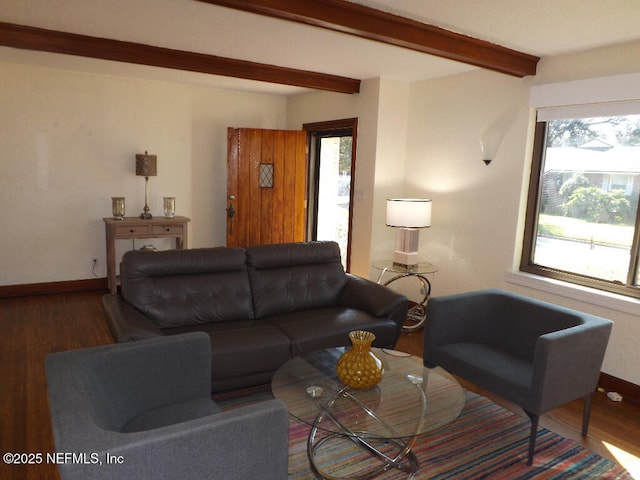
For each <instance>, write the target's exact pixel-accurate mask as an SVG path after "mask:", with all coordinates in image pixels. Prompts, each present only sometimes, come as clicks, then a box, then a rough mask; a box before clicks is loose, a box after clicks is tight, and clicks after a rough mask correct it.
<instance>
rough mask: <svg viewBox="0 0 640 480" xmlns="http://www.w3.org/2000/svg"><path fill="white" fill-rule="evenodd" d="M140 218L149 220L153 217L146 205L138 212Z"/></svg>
mask: <svg viewBox="0 0 640 480" xmlns="http://www.w3.org/2000/svg"><path fill="white" fill-rule="evenodd" d="M140 218H141V219H142V220H151V219H152V218H153V215H151V209H150V208H149V206H148V205H145V206H144V209H143V210H142V213H141V214H140Z"/></svg>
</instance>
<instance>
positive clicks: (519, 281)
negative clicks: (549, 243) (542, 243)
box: [505, 272, 640, 315]
mask: <svg viewBox="0 0 640 480" xmlns="http://www.w3.org/2000/svg"><path fill="white" fill-rule="evenodd" d="M505 279H506V281H507V283H512V284H515V285H520V286H522V287H528V288H533V289H534V290H539V291H542V292H546V293H552V294H554V295H560V296H562V297H567V298H571V299H572V300H579V301H582V302H585V303H590V304H592V305H596V306H599V307H604V308H609V309H612V310H617V311H619V312H624V313H629V314H631V315H640V300H637V299H634V298H630V297H625V296H624V295H617V294H615V293H610V292H604V291H602V290H596V289H594V288H588V287H583V286H581V285H574V284H572V283H568V282H562V281H560V280H555V279H552V278H545V277H540V276H538V275H532V274H530V273H524V272H507V273H506V276H505Z"/></svg>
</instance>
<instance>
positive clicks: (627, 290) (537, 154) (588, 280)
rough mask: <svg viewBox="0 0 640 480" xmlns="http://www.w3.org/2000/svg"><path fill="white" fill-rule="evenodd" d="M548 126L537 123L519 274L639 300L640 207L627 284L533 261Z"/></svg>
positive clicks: (636, 220) (637, 213) (637, 212)
mask: <svg viewBox="0 0 640 480" xmlns="http://www.w3.org/2000/svg"><path fill="white" fill-rule="evenodd" d="M547 123H548V122H546V121H544V122H540V121H539V122H536V126H535V131H534V139H533V154H532V162H531V172H530V177H529V189H528V196H527V206H526V214H525V215H526V216H525V224H524V237H523V243H522V255H521V257H520V267H519V268H520V271H521V272H526V273H530V274H534V275H539V276H542V277H547V278H551V279H555V280H559V281H563V282H568V283H572V284H576V285H581V286H585V287H590V288H594V289H598V290H603V291H607V292H612V293H616V294H621V295H625V296H628V297H633V298H640V285H634V283H640V278H638V276H637V275H638V267H639V265H638V255H639V248H640V240H639V237H640V207H639V208H638V209H637V211H636V219H635V229H634V238H633V243H632V245H631V251H630V258H631V259H633V260H632V261H630V262H629V269H628V272H627V281H626V283H622V282H620V281H608V280H603V279H600V278H596V277H590V276H587V275H582V274H578V273H572V272H567V271H565V270H560V269H556V268H552V267H547V266H542V265H538V264H535V263H534V262H533V255H534V250H535V244H536V238H537V230H538V228H537V227H538V216H539V204H540V195H541V189H542V168H543V165H544V158H545V152H546V147H547Z"/></svg>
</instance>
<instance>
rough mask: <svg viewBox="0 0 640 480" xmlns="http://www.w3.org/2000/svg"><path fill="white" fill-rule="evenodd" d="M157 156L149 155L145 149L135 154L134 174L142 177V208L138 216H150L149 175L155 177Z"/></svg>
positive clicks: (146, 218) (147, 217) (145, 217)
mask: <svg viewBox="0 0 640 480" xmlns="http://www.w3.org/2000/svg"><path fill="white" fill-rule="evenodd" d="M157 158H158V157H157V156H156V155H149V154H148V153H147V151H146V150H145V152H144V154H142V153H137V154H136V175H138V176H141V177H144V209H143V211H142V214H141V215H140V218H142V219H145V220H149V219H151V218H152V215H151V209H150V208H149V177H155V176H156V175H157V174H158V173H157V162H156V161H157Z"/></svg>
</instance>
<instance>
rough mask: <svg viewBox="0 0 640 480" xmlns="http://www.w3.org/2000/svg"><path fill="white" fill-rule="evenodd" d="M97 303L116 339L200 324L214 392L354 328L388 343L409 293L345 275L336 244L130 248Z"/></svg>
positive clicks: (333, 342)
mask: <svg viewBox="0 0 640 480" xmlns="http://www.w3.org/2000/svg"><path fill="white" fill-rule="evenodd" d="M120 276H121V293H120V294H118V295H112V294H109V295H105V296H104V298H103V305H104V308H105V313H106V316H107V320H108V324H109V327H110V329H111V332H112V334H113V337H114V340H115V341H117V342H127V341H135V340H143V339H148V338H153V337H158V336H162V335H176V334H180V333H185V332H192V331H203V332H206V333H208V334H209V337H210V339H211V347H212V348H211V350H212V375H211V376H212V378H211V387H212V390H214V391H220V390H228V389H233V388H239V387H245V386H250V385H258V384H261V383H265V382H268V381H270V380H271V377H272V376H273V373H274V372H275V371H276V370H277V369H278V367H279V366H280V365H282V364H283V363H284V362H286V361H287V360H288V359H289V358H291V357H293V356H296V355H298V354H300V353H302V352H307V351H311V350H314V349H319V348H326V347H335V346H348V345H349V338H348V333H349V332H350V331H351V330H368V331H370V332H373V333H374V334H375V335H376V340H375V342H374V346H379V347H389V348H392V347H394V346H395V344H396V342H397V340H398V338H399V336H400V332H401V328H402V323H403V322H404V319H405V318H406V314H407V303H408V302H407V299H406V298H405V297H404V296H402V295H399V294H397V293H395V292H393V291H392V290H390V289H388V288H386V287H383V286H381V285H378V284H376V283H374V282H371V281H369V280H365V279H363V278H360V277H357V276H354V275H350V274H347V273H345V272H344V269H343V268H342V264H341V263H340V249H339V247H338V245H337V244H336V243H335V242H305V243H289V244H278V245H260V246H255V247H249V248H246V249H244V248H227V247H216V248H203V249H192V250H169V251H164V252H140V251H131V252H127V253H126V254H125V255H124V256H123V258H122V263H121V265H120Z"/></svg>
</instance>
